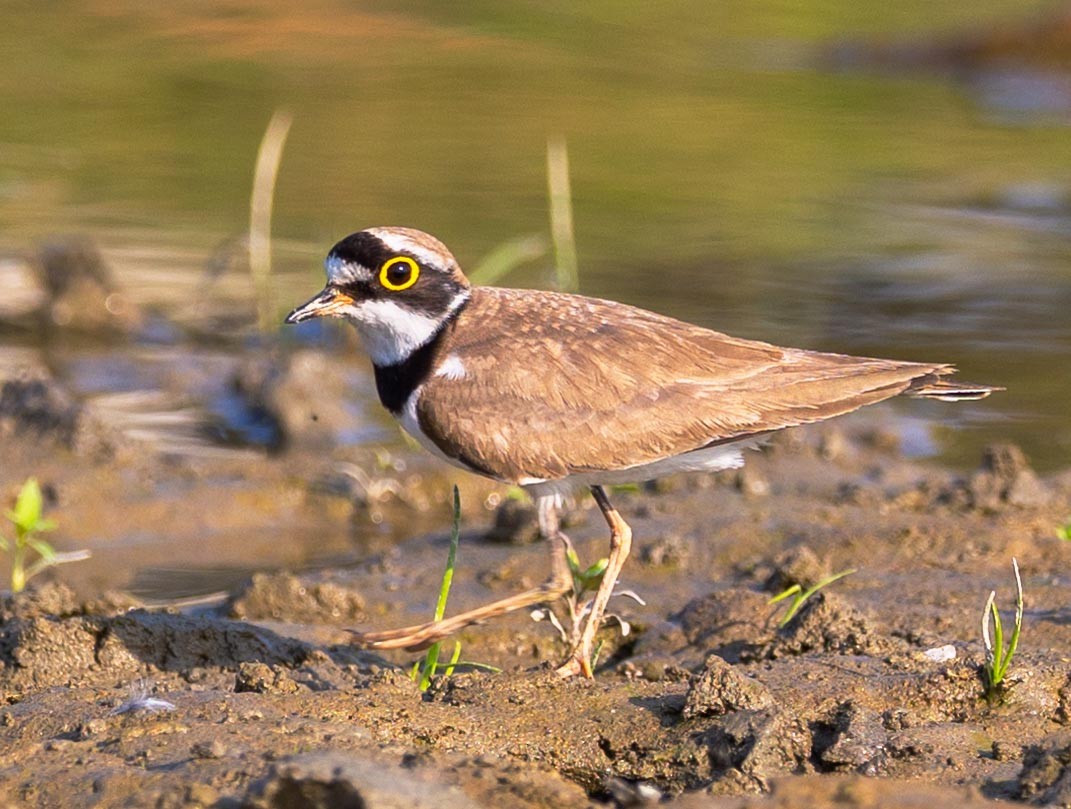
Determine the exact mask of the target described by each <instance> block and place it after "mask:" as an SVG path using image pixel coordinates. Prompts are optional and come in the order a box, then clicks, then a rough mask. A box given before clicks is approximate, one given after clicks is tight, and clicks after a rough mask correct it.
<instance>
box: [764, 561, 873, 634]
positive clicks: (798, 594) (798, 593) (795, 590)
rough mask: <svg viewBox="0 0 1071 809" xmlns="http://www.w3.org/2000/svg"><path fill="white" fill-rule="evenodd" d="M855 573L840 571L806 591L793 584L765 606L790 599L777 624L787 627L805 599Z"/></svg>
mask: <svg viewBox="0 0 1071 809" xmlns="http://www.w3.org/2000/svg"><path fill="white" fill-rule="evenodd" d="M854 572H855V568H852V569H850V570H842V571H841V572H840V573H834V574H833V575H832V576H827V577H826V578H824V579H822V580H821V581H820V582H818V583H817V584H814V585H811V586H810V587H808V588H807V589H806V590H804V589H803V587H802V586H801V585H799V584H798V583H797V584H793V585H792V586H791V587H789V588H788V589H787V590H785V591H784V592H782V593H778V594H777V595H775V596H774V597H773V598H771V599H770V600H769V601H768V602H766V603H767V604H777V603H778V602H780V601H784V600H785V599H786V598H791V599H792V603H791V604H789V605H788V609H787V610H786V611H785V614H784V615H782V616H781V620H780V621H778V622H777V626H778V627H779V628H780V627H783V626H787V625H788V622H789V621H791V620H792V619H793V618H795V617H796V613H797V612H799V611H800V608H801V607H802V606H803V605H804V604H805V603H806V602H807V599H808V598H810V597H811V596H813V595H814V594H815V593H817V592H818V591H819V590H821V589H822V588H823V587H826V586H827V585H830V584H832V583H833V582H835V581H837V579H843V578H844V577H845V576H850V575H851V574H852V573H854Z"/></svg>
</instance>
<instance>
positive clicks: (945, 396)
mask: <svg viewBox="0 0 1071 809" xmlns="http://www.w3.org/2000/svg"><path fill="white" fill-rule="evenodd" d="M942 376H943V374H927V375H926V376H920V377H919V378H918V379H916V380H914V381H913V382H912V383H911V386H910V387H909V388H908V389H907V390H906V391H904V393H906V394H907V395H908V396H915V397H917V398H919V399H939V400H940V401H942V402H969V401H974V400H975V399H984V398H985V397H986V396H988V395H989V394H991V393H993V392H994V391H998V390H1004V388H1001V387H997V386H995V385H975V384H974V383H972V382H960V381H958V380H950V379H943V378H942Z"/></svg>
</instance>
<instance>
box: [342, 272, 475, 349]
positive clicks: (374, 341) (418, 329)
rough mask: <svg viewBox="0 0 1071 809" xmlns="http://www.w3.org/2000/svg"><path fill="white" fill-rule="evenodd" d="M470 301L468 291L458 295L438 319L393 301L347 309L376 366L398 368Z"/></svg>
mask: <svg viewBox="0 0 1071 809" xmlns="http://www.w3.org/2000/svg"><path fill="white" fill-rule="evenodd" d="M468 298H469V293H468V291H467V290H464V291H462V292H460V293H458V295H457V297H455V298H454V300H453V301H452V302H451V303H450V308H449V309H448V310H447V311H446V312H445V313H444V314H443V315H442V316H441V317H437V318H435V317H430V316H428V315H425V314H421V313H419V312H414V311H413V310H412V309H409V308H407V307H405V306H402V305H401V304H399V303H397V302H396V301H392V300H389V299H388V300H384V299H380V300H367V301H361V302H360V303H355V304H354V305H352V306H349V307H347V311H346V315H347V318H348V319H349V321H350V322H351V323H353V325H354V328H356V329H357V334H358V335H359V336H360V338H361V344H362V345H363V346H364V350H365V351H366V352H367V353H368V356H369V357H370V358H371V359H372V362H373V363H374V364H375V365H380V366H383V365H397V364H398V363H400V362H404V361H405V360H407V359H409V357H410V355H412V353H413V352H414V351H416V350H417V349H418V348H420V347H421V346H422V345H424V344H425V343H427V342H428V341H429V340H431V338H432V337H434V336H435V333H436V332H438V331H439V329H440V327H441V326H442V324H443V321H444V320H445V319H446V318H448V317H449V316H450V315H452V314H453V313H454V312H456V311H457V310H458V307H460V306H461V305H462V304H464V303H465V301H467V300H468Z"/></svg>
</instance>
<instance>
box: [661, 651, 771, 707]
mask: <svg viewBox="0 0 1071 809" xmlns="http://www.w3.org/2000/svg"><path fill="white" fill-rule="evenodd" d="M773 705H774V699H773V696H772V695H771V694H770V692H769V690H768V689H767V688H766V686H764V685H763V684H762V683H760V682H758V681H757V680H753V679H751V678H749V677H747V676H746V675H744V674H741V673H739V672H738V671H736V670H735V669H734V668H733V667H732V666H730V665H729V664H728V663H726V662H725V661H724V660H722V659H721V658H720V657H718V656H717V655H711V656H710V657H708V658H707V662H706V666H705V667H704V669H703V671H702V672H701V673H700V674H699V675H698V676H697V677H696V678H695V679H694V680H693V681H692V683H691V685H690V686H689V688H688V693H687V695H686V696H685V698H684V709H683V711H681V715H682V716H683V717H684V718H685V719H694V718H696V717H698V716H722V715H723V714H727V713H732V712H733V711H740V710H751V711H761V710H766V709H768V708H772V707H773Z"/></svg>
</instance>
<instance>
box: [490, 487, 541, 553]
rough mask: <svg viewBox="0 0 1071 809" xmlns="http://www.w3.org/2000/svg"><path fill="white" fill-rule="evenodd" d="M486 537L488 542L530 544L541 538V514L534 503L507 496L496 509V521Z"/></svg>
mask: <svg viewBox="0 0 1071 809" xmlns="http://www.w3.org/2000/svg"><path fill="white" fill-rule="evenodd" d="M484 538H485V539H486V540H487V541H488V542H501V543H503V544H507V545H528V544H531V543H532V542H536V541H538V540H539V515H538V514H537V513H536V507H535V505H533V504H532V503H528V502H525V501H523V500H516V499H514V498H511V497H507V498H506V499H505V500H503V501H502V502H501V503H500V504H499V505H498V507H497V508H496V509H495V518H494V522H492V523H491V527H490V528H489V529H488V531H487V533H486V534H485V535H484Z"/></svg>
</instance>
